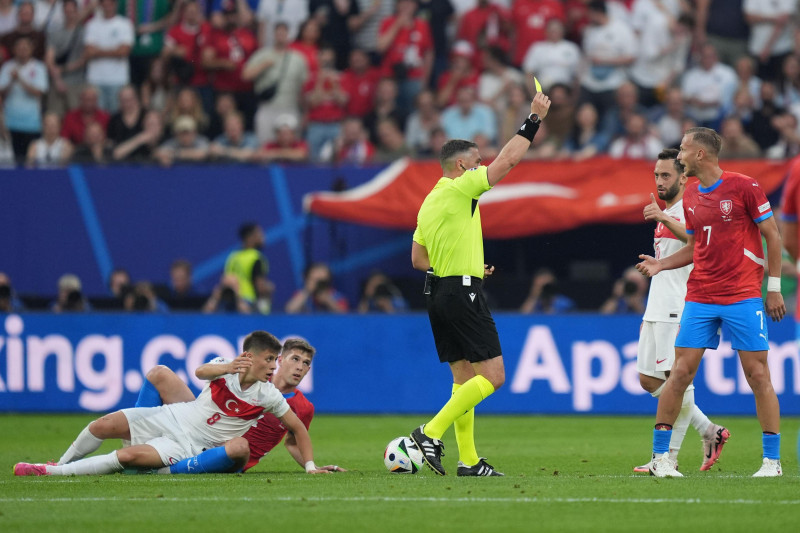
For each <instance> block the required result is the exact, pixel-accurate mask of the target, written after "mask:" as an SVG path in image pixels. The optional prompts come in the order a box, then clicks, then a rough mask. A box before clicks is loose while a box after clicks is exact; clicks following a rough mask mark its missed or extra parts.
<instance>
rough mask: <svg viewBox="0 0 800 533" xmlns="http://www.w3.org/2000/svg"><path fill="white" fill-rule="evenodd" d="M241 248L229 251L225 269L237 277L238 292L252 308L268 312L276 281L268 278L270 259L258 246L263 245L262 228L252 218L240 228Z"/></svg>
mask: <svg viewBox="0 0 800 533" xmlns="http://www.w3.org/2000/svg"><path fill="white" fill-rule="evenodd" d="M239 239H240V240H241V241H242V248H241V250H236V251H235V252H231V254H230V255H229V256H228V259H227V260H226V261H225V273H226V274H233V275H235V276H236V278H237V279H238V280H239V296H240V297H241V298H242V299H243V300H245V301H247V302H249V303H250V304H251V305H252V306H253V308H254V309H255V310H256V311H258V312H260V313H262V314H265V315H266V314H269V312H270V310H271V308H272V294H273V292H275V284H274V283H272V282H271V281H269V280H268V279H267V273H268V272H269V262H268V261H267V258H266V257H265V256H264V254H263V253H262V252H261V250H262V249H263V248H264V230H263V229H262V228H261V226H259V225H258V224H256V223H255V222H246V223H244V224H242V225H241V227H240V228H239Z"/></svg>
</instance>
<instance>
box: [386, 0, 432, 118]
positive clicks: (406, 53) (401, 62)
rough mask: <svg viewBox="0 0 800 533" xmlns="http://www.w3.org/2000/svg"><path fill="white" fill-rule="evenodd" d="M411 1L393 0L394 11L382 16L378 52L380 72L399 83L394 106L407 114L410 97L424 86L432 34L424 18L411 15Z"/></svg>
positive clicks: (428, 77)
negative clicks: (380, 60) (391, 13)
mask: <svg viewBox="0 0 800 533" xmlns="http://www.w3.org/2000/svg"><path fill="white" fill-rule="evenodd" d="M416 9H417V3H416V1H415V0H397V5H396V7H395V14H394V15H392V16H390V17H387V18H385V19H383V21H382V22H381V27H380V30H379V31H378V52H380V53H381V54H383V64H382V69H383V70H382V75H383V76H387V77H388V76H391V77H394V78H395V79H396V80H397V82H398V85H399V89H400V91H399V93H398V99H397V105H398V107H399V108H400V110H401V111H402V112H403V113H406V114H407V113H408V112H409V111H410V110H411V108H412V106H413V103H414V97H415V96H416V95H417V93H418V92H419V91H420V89H422V87H423V86H426V85H428V82H429V80H430V76H431V69H432V67H433V37H432V35H431V30H430V26H429V25H428V23H427V22H426V21H425V20H422V19H421V18H418V17H415V16H414V14H415V12H416Z"/></svg>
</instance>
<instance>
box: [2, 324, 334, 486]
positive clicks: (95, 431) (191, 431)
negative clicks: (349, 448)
mask: <svg viewBox="0 0 800 533" xmlns="http://www.w3.org/2000/svg"><path fill="white" fill-rule="evenodd" d="M280 351H281V343H280V341H279V340H278V339H276V338H275V336H273V335H272V334H270V333H267V332H266V331H254V332H253V333H251V334H250V335H248V336H247V337H246V338H245V340H244V353H242V354H241V355H240V356H239V357H237V358H236V359H234V360H233V361H230V362H224V363H223V362H222V361H219V360H217V361H212V362H211V363H207V364H205V365H202V366H201V367H199V368H198V369H197V371H196V375H197V377H199V378H201V379H205V380H207V381H209V383H208V386H206V387H205V388H204V389H203V391H202V392H201V393H200V396H198V398H197V399H196V400H195V401H193V402H186V403H177V404H170V405H163V406H160V407H139V408H133V409H123V410H121V411H117V412H116V413H112V414H110V415H106V416H104V417H102V418H99V419H98V420H95V421H94V422H92V423H91V424H89V425H88V426H86V428H84V430H83V431H82V432H81V433H80V434H79V435H78V437H77V438H76V439H75V441H74V442H73V443H72V445H71V446H70V447H69V448H68V449H67V451H66V453H64V455H63V456H62V457H61V459H60V460H59V462H58V464H56V465H51V464H47V465H44V464H29V463H17V464H16V465H15V466H14V474H15V475H18V476H25V475H34V476H42V475H86V474H110V473H112V472H119V471H122V470H123V469H124V468H126V467H134V468H158V467H163V466H166V465H170V464H174V463H177V462H178V461H180V460H182V459H186V458H188V457H192V456H194V455H197V454H199V453H200V452H202V451H203V450H205V449H212V448H219V451H220V453H224V454H225V455H227V457H228V458H229V459H230V467H231V469H234V470H235V469H237V468H241V467H243V466H244V465H245V464H246V463H247V459H248V458H249V456H250V449H249V446H248V444H247V441H246V440H245V439H244V438H242V435H244V433H245V432H246V431H247V430H248V429H249V428H250V426H252V425H253V424H254V423H255V421H256V420H257V419H258V418H259V417H260V416H261V415H262V414H263V413H264V412H270V413H272V414H274V415H275V416H276V417H277V418H278V419H280V421H281V422H282V423H283V425H284V426H285V427H286V428H287V429H288V430H289V431H291V432H292V433H293V434H294V436H295V439H296V441H297V445H298V448H299V450H300V454H301V455H302V459H303V461H304V462H305V468H306V472H309V473H327V471H325V470H318V469H317V467H316V465H315V464H314V457H313V451H312V447H311V438H310V437H309V436H308V431H307V430H306V427H305V425H303V423H302V422H301V421H300V419H299V418H298V417H297V415H296V414H295V413H294V412H293V411H292V410H291V409H289V404H288V403H287V402H286V400H285V399H284V397H283V395H282V394H281V393H280V391H278V390H277V389H276V388H275V387H274V386H273V385H272V383H270V381H269V380H270V378H271V377H272V374H273V372H274V371H275V368H276V367H277V358H278V354H279V353H280ZM113 438H118V439H126V440H129V441H130V442H131V446H128V447H125V448H122V449H120V450H116V451H113V452H111V453H110V454H108V455H99V456H93V457H86V458H84V457H85V456H86V455H88V454H90V453H92V452H94V451H95V450H97V449H98V448H99V447H100V445H101V444H102V443H103V440H105V439H113Z"/></svg>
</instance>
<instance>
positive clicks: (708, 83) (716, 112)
mask: <svg viewBox="0 0 800 533" xmlns="http://www.w3.org/2000/svg"><path fill="white" fill-rule="evenodd" d="M737 85H738V83H737V78H736V72H735V71H734V70H733V69H732V68H731V67H729V66H728V65H725V64H723V63H720V62H719V61H718V60H717V51H716V49H715V48H714V45H712V44H705V45H703V47H702V48H701V50H700V65H699V66H697V67H694V68H692V69H691V70H689V72H687V73H686V74H685V75H684V77H683V82H682V84H681V89H682V90H683V96H684V98H685V99H686V103H687V104H689V109H688V113H689V116H690V117H692V118H693V119H694V120H695V121H696V122H697V123H698V125H700V126H704V127H709V128H714V129H716V128H718V126H719V121H720V120H721V119H722V116H723V114H724V113H725V112H726V111H727V110H728V109H730V108H731V107H732V103H733V95H734V94H735V92H736V86H737Z"/></svg>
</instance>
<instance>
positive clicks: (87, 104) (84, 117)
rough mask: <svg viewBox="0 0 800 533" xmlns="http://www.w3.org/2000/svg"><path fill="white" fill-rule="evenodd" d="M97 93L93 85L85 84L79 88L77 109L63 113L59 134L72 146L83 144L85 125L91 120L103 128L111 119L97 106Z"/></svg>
mask: <svg viewBox="0 0 800 533" xmlns="http://www.w3.org/2000/svg"><path fill="white" fill-rule="evenodd" d="M98 102H99V94H98V92H97V89H96V88H95V87H92V86H91V85H87V86H85V87H84V88H83V89H82V90H81V94H80V99H79V102H78V107H77V109H73V110H72V111H69V112H68V113H67V114H66V115H64V125H63V126H62V127H61V136H62V137H66V138H67V139H68V140H69V142H71V143H72V144H73V145H74V146H77V145H79V144H83V137H84V135H85V132H86V126H87V125H88V124H90V123H92V122H94V123H97V124H100V125H101V126H102V127H103V130H105V129H106V128H107V127H108V122H109V120H110V119H111V117H110V116H109V114H108V113H107V112H105V111H103V110H102V109H100V107H99V106H98Z"/></svg>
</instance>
